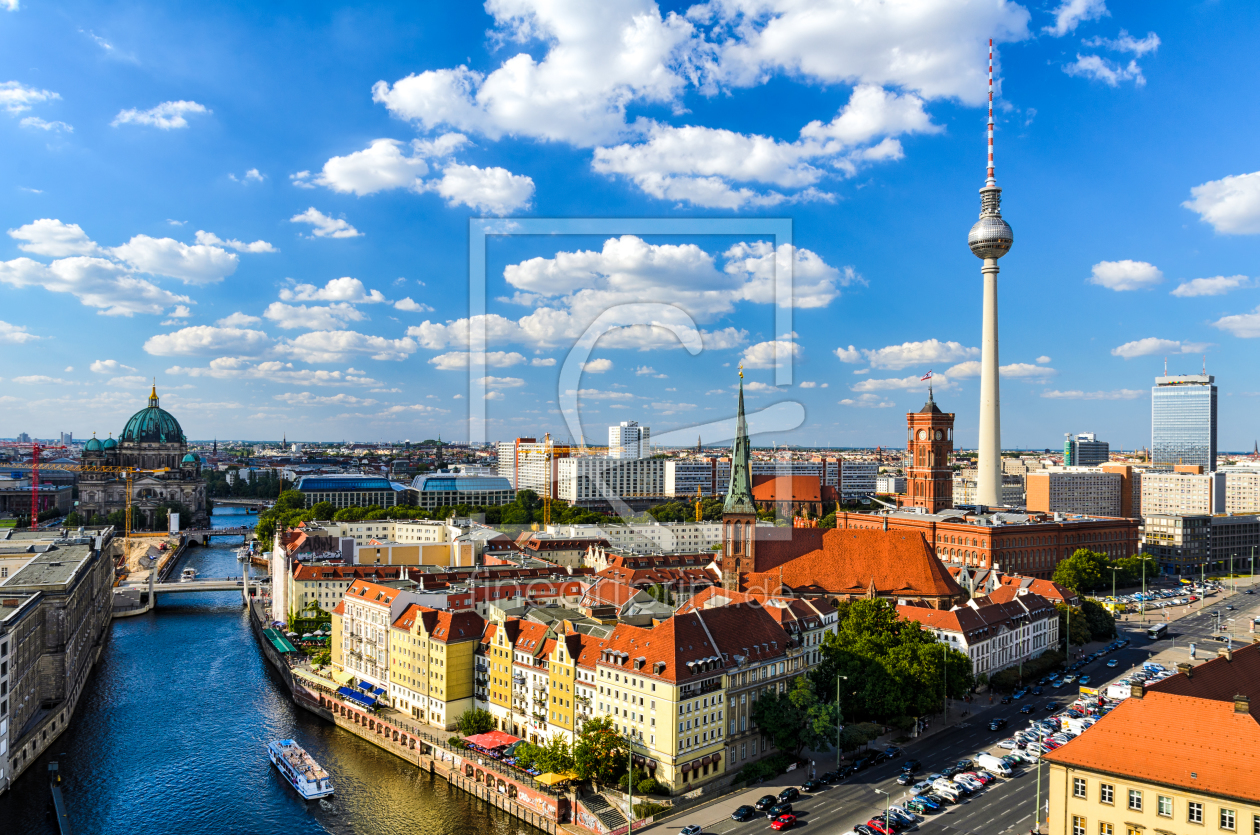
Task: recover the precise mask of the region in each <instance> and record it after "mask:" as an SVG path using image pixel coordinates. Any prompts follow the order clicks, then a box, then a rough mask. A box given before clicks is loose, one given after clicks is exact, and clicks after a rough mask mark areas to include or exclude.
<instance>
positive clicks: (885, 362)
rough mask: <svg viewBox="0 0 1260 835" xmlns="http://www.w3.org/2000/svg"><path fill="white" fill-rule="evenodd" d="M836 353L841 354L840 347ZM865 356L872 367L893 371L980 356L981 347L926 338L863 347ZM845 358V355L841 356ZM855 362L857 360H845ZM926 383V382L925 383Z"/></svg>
mask: <svg viewBox="0 0 1260 835" xmlns="http://www.w3.org/2000/svg"><path fill="white" fill-rule="evenodd" d="M836 355H837V356H840V349H837V351H836ZM862 356H863V358H864V359H865V360H866V361H867V362H869V363H870V364H871V367H872V368H887V369H890V370H893V371H896V370H900V369H902V368H909V367H910V366H912V365H919V366H923V367H924V370H925V371H927V370H930V368H931V366H932V365H934V364H935V365H943V364H944V363H947V362H957V361H958V360H962V359H969V358H971V357H978V356H980V349H979V348H969V347H967V346H965V345H963V344H962V343H960V342H942V341H940V340H939V339H925V340H922V341H919V342H903V343H901V344H900V345H889V346H887V347H884V348H876V349H873V350H870V349H863V350H862ZM841 359H844V357H841ZM845 361H846V362H855V361H856V360H845ZM925 385H926V384H925Z"/></svg>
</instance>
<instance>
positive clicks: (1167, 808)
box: [1159, 794, 1260, 835]
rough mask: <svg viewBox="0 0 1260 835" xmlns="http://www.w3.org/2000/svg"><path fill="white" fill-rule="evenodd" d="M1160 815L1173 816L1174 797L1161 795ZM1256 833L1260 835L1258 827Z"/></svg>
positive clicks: (1259, 824)
mask: <svg viewBox="0 0 1260 835" xmlns="http://www.w3.org/2000/svg"><path fill="white" fill-rule="evenodd" d="M1159 815H1160V817H1163V818H1171V817H1172V798H1171V797H1164V796H1163V795H1162V794H1161V795H1160V796H1159ZM1256 820H1257V821H1260V818H1257V819H1256ZM1257 826H1258V827H1260V823H1258V824H1257ZM1256 835H1260V829H1257V831H1256Z"/></svg>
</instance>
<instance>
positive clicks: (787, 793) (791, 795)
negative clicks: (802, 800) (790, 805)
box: [779, 786, 801, 803]
mask: <svg viewBox="0 0 1260 835" xmlns="http://www.w3.org/2000/svg"><path fill="white" fill-rule="evenodd" d="M800 796H801V791H800V789H798V788H796V787H795V786H788V787H787V788H786V789H784V790H783V791H781V792H779V802H780V803H787V802H788V801H791V800H796V799H797V798H798V797H800Z"/></svg>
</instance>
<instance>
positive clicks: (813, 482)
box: [752, 475, 822, 502]
mask: <svg viewBox="0 0 1260 835" xmlns="http://www.w3.org/2000/svg"><path fill="white" fill-rule="evenodd" d="M752 488H753V501H758V502H817V501H821V500H822V496H821V495H820V493H821V487H820V485H819V482H818V477H817V476H812V475H784V476H773V475H760V476H756V475H755V476H753V485H752Z"/></svg>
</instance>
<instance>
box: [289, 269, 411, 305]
mask: <svg viewBox="0 0 1260 835" xmlns="http://www.w3.org/2000/svg"><path fill="white" fill-rule="evenodd" d="M280 298H281V299H283V300H284V301H286V302H348V303H350V304H381V303H383V302H386V301H388V299H386V298H385V295H384V294H383V293H382V292H381V291H380V290H368V289H367V288H366V287H364V286H363V282H362V281H360V280H359V279H357V278H351V277H350V276H342V277H341V278H333V279H330V280H329V281H328V283H327V284H325V285H324V286H323V287H316V286H315V285H314V284H297V285H294V286H293V287H286V288H284V289H283V290H281V291H280Z"/></svg>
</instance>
